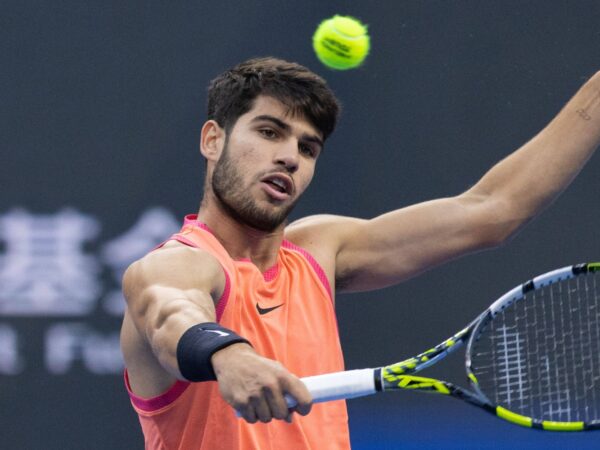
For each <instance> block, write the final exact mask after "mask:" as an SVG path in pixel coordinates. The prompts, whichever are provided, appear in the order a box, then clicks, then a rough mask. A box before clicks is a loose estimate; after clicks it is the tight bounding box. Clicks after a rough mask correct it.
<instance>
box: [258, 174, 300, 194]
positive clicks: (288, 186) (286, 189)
mask: <svg viewBox="0 0 600 450" xmlns="http://www.w3.org/2000/svg"><path fill="white" fill-rule="evenodd" d="M261 181H262V182H263V183H264V184H265V185H267V186H268V188H269V190H270V191H272V192H275V193H278V194H280V195H284V196H288V195H291V194H292V192H293V191H294V185H293V182H292V179H291V178H290V177H289V176H287V175H284V174H273V175H269V176H266V177H264V178H263V179H262V180H261Z"/></svg>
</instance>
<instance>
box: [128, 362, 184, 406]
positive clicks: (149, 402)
mask: <svg viewBox="0 0 600 450" xmlns="http://www.w3.org/2000/svg"><path fill="white" fill-rule="evenodd" d="M123 377H124V378H125V387H126V388H127V393H128V394H129V398H130V399H131V403H133V404H134V405H135V406H136V407H137V408H139V409H141V410H142V411H145V412H153V411H157V410H159V409H161V408H164V407H165V406H168V405H170V404H171V403H173V402H174V401H175V400H177V399H178V398H179V396H180V395H181V394H183V393H184V392H185V390H186V389H187V387H188V386H189V385H190V383H188V382H186V381H181V380H177V381H176V382H175V383H174V384H173V386H171V387H170V388H169V389H167V390H166V391H165V392H163V393H162V394H160V395H157V396H156V397H151V398H142V397H138V396H137V395H135V394H134V393H133V391H132V390H131V385H130V384H129V375H128V374H127V369H125V372H124V373H123Z"/></svg>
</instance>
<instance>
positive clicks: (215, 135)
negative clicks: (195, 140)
mask: <svg viewBox="0 0 600 450" xmlns="http://www.w3.org/2000/svg"><path fill="white" fill-rule="evenodd" d="M224 145H225V130H224V129H223V128H221V127H220V126H219V124H218V123H217V122H216V121H214V120H208V121H206V122H205V123H204V125H203V126H202V132H201V133H200V153H202V156H204V157H205V158H206V159H207V160H208V161H216V160H217V159H219V156H220V155H221V151H222V150H223V146H224Z"/></svg>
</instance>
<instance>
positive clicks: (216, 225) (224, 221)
mask: <svg viewBox="0 0 600 450" xmlns="http://www.w3.org/2000/svg"><path fill="white" fill-rule="evenodd" d="M198 220H199V221H201V222H203V223H205V224H206V225H207V226H208V227H209V228H210V229H211V231H212V232H213V234H214V235H215V237H216V238H217V239H218V240H219V242H220V243H221V245H223V247H224V248H225V250H227V252H228V253H229V255H230V256H231V257H232V258H233V259H250V260H251V261H252V262H253V263H254V264H255V265H256V266H257V267H258V268H259V269H260V270H261V271H264V270H267V269H268V268H270V267H272V266H273V265H274V264H275V263H276V262H277V252H278V251H279V247H280V246H281V242H282V241H283V231H284V228H285V223H282V224H281V225H280V226H279V227H277V229H275V230H274V231H271V232H266V231H261V230H257V229H256V228H252V227H250V226H248V225H246V224H243V223H240V222H238V221H236V220H234V219H233V218H232V217H231V216H230V215H229V214H227V213H226V211H225V210H224V209H223V208H222V207H220V206H219V205H218V202H217V201H216V200H214V199H207V198H205V199H204V200H203V201H202V205H201V206H200V210H199V211H198Z"/></svg>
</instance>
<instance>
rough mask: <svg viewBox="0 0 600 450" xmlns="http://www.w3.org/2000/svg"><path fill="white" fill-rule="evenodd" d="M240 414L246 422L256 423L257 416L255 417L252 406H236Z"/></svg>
mask: <svg viewBox="0 0 600 450" xmlns="http://www.w3.org/2000/svg"><path fill="white" fill-rule="evenodd" d="M237 411H238V412H239V414H240V416H241V417H242V418H243V419H244V420H245V421H246V422H248V423H256V422H257V421H258V418H257V417H256V413H255V411H254V407H253V406H251V405H246V406H244V407H241V408H238V409H237Z"/></svg>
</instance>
